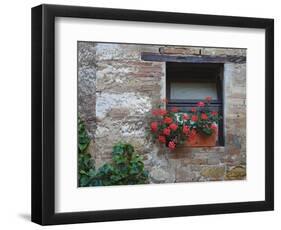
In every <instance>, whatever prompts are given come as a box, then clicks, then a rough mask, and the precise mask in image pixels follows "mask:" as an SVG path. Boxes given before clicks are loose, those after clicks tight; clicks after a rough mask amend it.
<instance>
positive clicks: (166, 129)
mask: <svg viewBox="0 0 281 230" xmlns="http://www.w3.org/2000/svg"><path fill="white" fill-rule="evenodd" d="M163 133H164V135H166V136H169V135H170V133H171V130H170V129H169V128H165V129H164V130H163Z"/></svg>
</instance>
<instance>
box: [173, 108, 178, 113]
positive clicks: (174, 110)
mask: <svg viewBox="0 0 281 230" xmlns="http://www.w3.org/2000/svg"><path fill="white" fill-rule="evenodd" d="M171 111H172V112H173V113H177V112H178V111H179V108H177V107H173V108H171Z"/></svg>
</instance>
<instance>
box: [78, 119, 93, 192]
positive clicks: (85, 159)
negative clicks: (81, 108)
mask: <svg viewBox="0 0 281 230" xmlns="http://www.w3.org/2000/svg"><path fill="white" fill-rule="evenodd" d="M89 143H90V137H89V135H88V133H87V131H86V127H85V124H84V122H83V121H82V120H81V119H80V118H78V183H79V186H82V187H84V186H88V185H89V182H90V180H91V179H92V177H93V176H94V174H95V166H94V161H93V159H92V157H91V155H90V154H89V153H87V148H88V146H89Z"/></svg>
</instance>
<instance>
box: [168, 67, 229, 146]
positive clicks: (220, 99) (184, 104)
mask: <svg viewBox="0 0 281 230" xmlns="http://www.w3.org/2000/svg"><path fill="white" fill-rule="evenodd" d="M175 63H176V62H166V98H167V100H168V103H167V109H171V108H172V107H177V108H179V109H180V111H185V110H187V109H190V108H192V107H196V104H197V103H198V102H199V101H202V99H198V100H187V99H171V97H170V96H171V83H172V82H173V83H174V82H184V83H186V82H202V83H213V82H215V84H216V90H217V100H211V101H210V104H209V108H210V109H211V110H212V111H217V112H219V114H221V116H222V119H220V121H219V123H218V141H217V143H216V145H217V146H224V92H223V79H224V77H223V75H224V74H223V72H224V64H223V63H186V62H179V63H176V64H175ZM171 65H186V66H187V65H189V67H188V68H213V73H212V74H214V75H215V76H211V77H205V76H200V77H198V76H197V77H196V76H188V77H187V78H183V77H181V76H176V75H173V76H169V75H170V74H171V73H170V72H171V70H170V69H171V68H173V67H171Z"/></svg>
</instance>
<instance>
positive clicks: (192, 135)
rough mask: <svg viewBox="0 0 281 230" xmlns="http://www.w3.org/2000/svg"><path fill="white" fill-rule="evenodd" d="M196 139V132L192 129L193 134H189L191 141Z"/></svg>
mask: <svg viewBox="0 0 281 230" xmlns="http://www.w3.org/2000/svg"><path fill="white" fill-rule="evenodd" d="M195 138H196V130H195V129H192V130H191V132H190V133H189V139H190V140H194V139H195Z"/></svg>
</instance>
